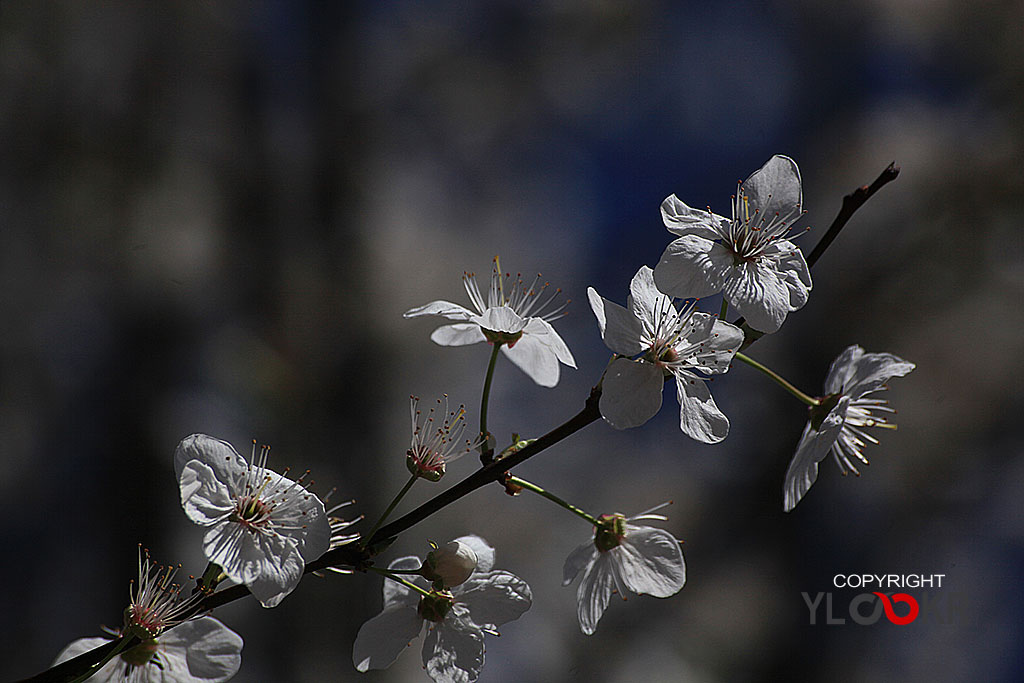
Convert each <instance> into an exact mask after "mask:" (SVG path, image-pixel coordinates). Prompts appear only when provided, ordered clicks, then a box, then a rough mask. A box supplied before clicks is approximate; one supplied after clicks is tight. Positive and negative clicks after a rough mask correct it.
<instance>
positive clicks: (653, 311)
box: [626, 266, 671, 355]
mask: <svg viewBox="0 0 1024 683" xmlns="http://www.w3.org/2000/svg"><path fill="white" fill-rule="evenodd" d="M629 296H630V299H629V301H630V309H631V310H632V311H633V315H634V316H635V317H636V318H638V319H639V320H642V321H644V322H646V323H648V325H649V326H650V327H651V328H653V327H654V326H655V324H656V323H657V322H658V321H659V320H660V319H661V318H662V316H663V315H664V314H665V312H666V311H667V310H668V306H669V304H670V303H671V302H670V300H669V298H668V297H667V296H665V295H664V294H662V293H661V292H659V291H658V288H657V286H655V284H654V271H653V270H651V269H650V268H648V267H647V266H640V270H638V271H637V272H636V275H634V276H633V279H632V280H630V282H629ZM634 353H636V352H634ZM626 355H633V354H626Z"/></svg>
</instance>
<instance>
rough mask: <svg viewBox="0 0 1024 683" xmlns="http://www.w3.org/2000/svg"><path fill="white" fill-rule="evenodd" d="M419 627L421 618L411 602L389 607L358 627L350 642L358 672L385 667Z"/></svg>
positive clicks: (417, 631) (396, 656)
mask: <svg viewBox="0 0 1024 683" xmlns="http://www.w3.org/2000/svg"><path fill="white" fill-rule="evenodd" d="M385 583H391V582H389V581H388V582H385ZM421 630H423V618H422V617H420V615H419V614H417V613H416V605H415V604H414V605H412V606H409V605H396V606H394V607H389V608H387V609H385V610H384V611H383V612H381V613H380V614H378V615H377V616H375V617H373V618H372V619H370V620H368V621H367V622H366V623H364V624H363V625H362V626H361V627H359V633H358V634H357V635H356V642H355V643H354V644H353V645H352V663H353V664H355V666H356V669H357V670H358V671H362V672H366V671H368V670H370V669H386V668H388V667H389V666H391V665H392V664H393V663H394V661H395V660H396V659H398V655H400V654H402V651H403V650H405V648H407V647H409V645H411V644H412V642H411V641H412V640H413V639H414V638H416V636H418V635H419V634H420V631H421Z"/></svg>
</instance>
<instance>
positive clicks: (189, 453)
mask: <svg viewBox="0 0 1024 683" xmlns="http://www.w3.org/2000/svg"><path fill="white" fill-rule="evenodd" d="M190 460H198V461H199V462H202V463H204V464H206V465H208V466H209V467H211V468H213V471H214V473H215V474H216V476H217V479H218V480H220V481H222V482H224V484H225V485H227V486H228V487H229V488H230V487H232V486H233V485H234V482H235V481H236V480H237V479H238V477H241V476H244V475H245V470H246V461H245V458H243V457H242V456H240V455H239V454H238V451H236V450H235V449H234V448H233V447H232V446H231V444H229V443H228V442H227V441H221V440H220V439H215V438H213V437H212V436H207V435H206V434H193V435H192V436H187V437H185V438H184V439H182V440H181V443H179V444H178V447H177V448H176V449H175V450H174V476H175V477H177V478H178V480H179V481H180V480H181V472H182V470H184V469H185V465H186V464H187V463H188V462H189V461H190Z"/></svg>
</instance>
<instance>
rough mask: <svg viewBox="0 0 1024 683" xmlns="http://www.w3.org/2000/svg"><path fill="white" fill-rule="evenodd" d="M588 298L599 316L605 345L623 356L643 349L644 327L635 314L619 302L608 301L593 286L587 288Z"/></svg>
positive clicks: (599, 327) (631, 354) (598, 321)
mask: <svg viewBox="0 0 1024 683" xmlns="http://www.w3.org/2000/svg"><path fill="white" fill-rule="evenodd" d="M587 298H588V299H589V300H590V309H591V310H592V311H594V317H595V318H597V328H598V329H599V330H601V339H603V340H604V343H605V346H607V347H608V348H609V349H611V350H612V351H614V352H615V353H619V354H622V355H623V356H635V355H636V354H638V353H640V352H641V351H643V348H644V347H643V344H642V342H641V338H642V337H643V331H644V328H643V325H642V324H641V323H640V321H639V320H637V317H636V316H635V315H633V314H632V313H630V312H629V311H628V310H626V309H625V308H623V307H622V306H620V305H618V304H617V303H614V302H612V301H608V299H605V298H604V297H602V296H601V295H600V294H598V293H597V290H595V289H594V288H593V287H588V288H587Z"/></svg>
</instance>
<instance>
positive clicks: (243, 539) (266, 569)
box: [203, 521, 305, 607]
mask: <svg viewBox="0 0 1024 683" xmlns="http://www.w3.org/2000/svg"><path fill="white" fill-rule="evenodd" d="M203 553H204V554H205V555H206V559H207V560H209V561H210V562H214V563H216V564H219V565H220V566H221V568H222V569H223V570H224V573H225V574H227V575H228V577H229V578H230V579H232V580H233V581H237V582H238V583H244V584H245V585H246V586H248V587H249V590H250V591H252V594H253V595H254V596H256V598H257V599H258V600H259V601H260V603H261V604H262V605H263V606H264V607H274V606H275V605H277V604H278V603H280V602H281V600H283V599H284V597H285V596H286V595H288V594H289V593H291V592H292V591H293V590H294V589H295V586H297V585H298V584H299V580H300V579H301V578H302V572H303V570H304V569H305V563H303V561H302V555H301V554H300V553H299V551H298V549H297V548H296V544H295V541H293V540H291V539H287V538H284V537H282V536H280V535H278V534H267V533H256V532H252V531H249V530H248V529H246V527H244V526H243V525H241V524H239V523H236V522H231V521H225V522H222V523H221V524H218V525H217V526H215V527H213V528H212V529H210V530H209V531H207V532H206V536H205V537H204V538H203Z"/></svg>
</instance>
